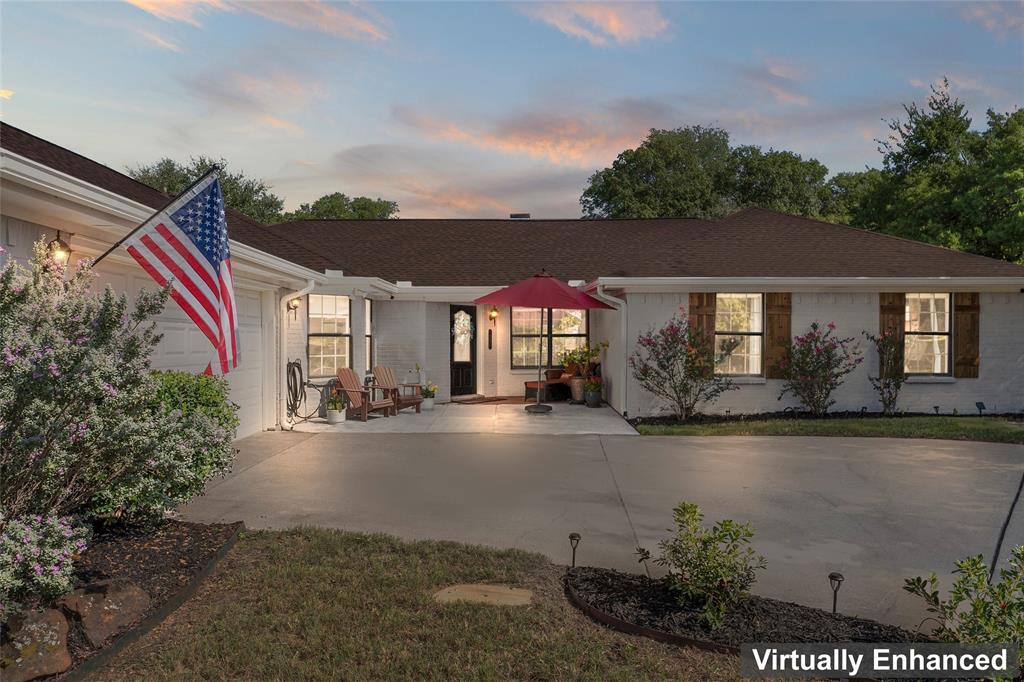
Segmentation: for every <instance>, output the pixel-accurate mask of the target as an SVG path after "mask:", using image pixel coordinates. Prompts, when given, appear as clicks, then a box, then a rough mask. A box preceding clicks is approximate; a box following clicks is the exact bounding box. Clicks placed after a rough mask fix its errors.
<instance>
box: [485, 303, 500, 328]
mask: <svg viewBox="0 0 1024 682" xmlns="http://www.w3.org/2000/svg"><path fill="white" fill-rule="evenodd" d="M487 319H488V320H490V321H491V324H498V306H496V305H492V306H491V309H490V310H488V311H487Z"/></svg>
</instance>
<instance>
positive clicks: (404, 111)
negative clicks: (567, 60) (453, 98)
mask: <svg viewBox="0 0 1024 682" xmlns="http://www.w3.org/2000/svg"><path fill="white" fill-rule="evenodd" d="M392 113H393V116H394V118H395V119H396V120H397V121H399V122H400V123H403V124H404V125H406V126H408V127H410V128H412V129H414V130H416V131H418V132H421V133H423V134H425V135H426V136H427V137H428V138H433V139H439V140H446V141H450V142H462V143H467V144H470V145H472V146H474V147H476V148H478V149H483V150H491V151H497V152H501V153H502V154H512V155H521V156H528V157H533V158H540V159H546V160H547V161H549V162H551V163H554V164H565V165H575V166H593V165H594V164H603V163H607V162H608V161H610V160H611V159H613V158H615V156H616V155H617V154H618V153H619V152H620V151H622V150H623V149H624V148H625V147H627V146H631V145H635V144H637V143H638V142H639V141H640V140H642V139H643V137H644V135H645V134H646V132H647V129H648V128H649V127H650V122H649V121H645V122H642V123H641V122H640V121H639V120H635V118H634V116H633V114H634V112H633V111H632V110H631V108H630V103H629V102H622V101H620V102H618V107H613V108H611V109H608V110H605V111H602V112H600V113H597V114H588V113H566V112H562V111H552V110H548V109H540V110H536V111H526V112H522V113H520V114H517V115H513V116H507V117H505V118H503V119H501V120H500V121H498V122H496V123H494V124H490V125H473V126H466V125H463V124H460V123H458V122H454V121H447V120H443V119H438V118H434V117H432V116H430V115H427V114H423V113H419V112H416V111H414V110H412V109H410V108H409V107H403V106H397V107H395V108H394V109H393V110H392Z"/></svg>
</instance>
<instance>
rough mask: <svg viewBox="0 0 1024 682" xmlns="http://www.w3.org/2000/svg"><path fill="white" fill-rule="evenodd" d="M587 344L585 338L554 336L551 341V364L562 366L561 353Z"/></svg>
mask: <svg viewBox="0 0 1024 682" xmlns="http://www.w3.org/2000/svg"><path fill="white" fill-rule="evenodd" d="M586 342H587V337H585V336H555V337H552V339H551V364H553V365H561V364H562V359H561V358H562V352H563V351H567V350H575V349H577V348H579V347H580V346H583V345H584V344H586Z"/></svg>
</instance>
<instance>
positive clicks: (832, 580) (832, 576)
mask: <svg viewBox="0 0 1024 682" xmlns="http://www.w3.org/2000/svg"><path fill="white" fill-rule="evenodd" d="M844 580H846V578H844V577H843V574H842V573H839V572H838V571H832V572H831V573H829V574H828V584H829V585H831V586H832V613H835V612H836V602H837V601H838V600H839V588H840V587H842V586H843V581H844Z"/></svg>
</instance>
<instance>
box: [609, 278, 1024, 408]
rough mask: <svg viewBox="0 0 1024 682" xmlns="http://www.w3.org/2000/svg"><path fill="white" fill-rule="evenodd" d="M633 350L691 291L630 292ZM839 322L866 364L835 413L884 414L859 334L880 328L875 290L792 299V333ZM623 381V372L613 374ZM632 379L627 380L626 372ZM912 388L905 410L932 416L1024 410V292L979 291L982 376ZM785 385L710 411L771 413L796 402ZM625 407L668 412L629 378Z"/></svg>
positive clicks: (906, 390) (747, 391) (759, 389)
mask: <svg viewBox="0 0 1024 682" xmlns="http://www.w3.org/2000/svg"><path fill="white" fill-rule="evenodd" d="M627 302H628V311H627V319H628V335H627V338H628V345H629V347H628V348H626V349H625V353H624V354H622V355H620V358H621V359H622V360H623V361H624V360H625V358H626V357H628V356H629V354H630V353H632V352H633V350H634V347H635V344H636V339H637V336H639V334H640V333H642V332H643V331H646V330H647V329H649V328H652V327H659V326H661V325H662V324H663V323H664V322H666V321H667V320H668V319H669V317H671V316H672V314H673V313H674V312H675V311H676V310H678V309H679V306H680V305H688V304H689V294H688V293H679V294H675V293H674V294H629V295H628V298H627ZM815 320H817V321H819V322H821V323H823V324H824V323H827V322H835V323H836V326H837V330H838V332H839V333H840V334H841V335H842V336H852V337H856V339H857V342H858V343H859V344H860V346H861V349H862V350H863V351H864V356H865V361H864V363H863V364H862V365H861V366H860V367H858V368H857V369H856V370H854V372H853V373H852V374H850V375H849V376H847V377H846V381H845V382H844V384H843V385H842V386H841V387H840V388H839V389H838V390H837V391H836V393H835V395H834V397H835V398H836V404H835V406H834V407H833V408H832V409H834V410H860V409H861V407H863V406H866V407H867V408H868V410H870V411H877V410H879V409H880V406H879V404H878V398H877V396H876V394H875V392H874V390H873V389H872V387H871V384H870V382H869V381H868V376H869V375H871V376H874V375H876V374H877V371H878V361H877V358H876V357H875V356H874V353H873V351H872V350H871V349H870V348H869V347H868V343H867V341H865V340H864V339H863V337H862V336H861V331H862V330H863V331H868V332H871V333H877V331H878V294H877V293H862V292H861V293H799V292H795V293H794V294H793V326H792V332H793V334H794V335H797V334H800V333H802V332H803V331H804V330H806V329H807V327H808V325H810V323H811V322H813V321H815ZM614 376H618V375H617V374H613V377H614ZM627 376H628V375H627ZM921 381H922V383H908V384H906V385H905V386H904V387H903V391H902V393H901V394H900V402H899V407H900V409H904V410H907V411H912V412H931V411H932V409H933V406H934V405H938V406H939V407H940V410H941V411H942V412H944V413H947V412H952V411H953V410H954V409H956V410H957V411H959V412H960V413H967V414H971V413H975V412H976V409H975V405H974V403H975V402H977V401H981V402H984V403H985V405H986V406H987V407H988V408H989V410H992V411H999V412H1017V411H1022V410H1024V294H1019V293H982V294H981V368H980V372H979V377H978V378H977V379H956V380H950V379H946V378H943V379H942V380H941V381H936V380H933V381H932V382H930V383H923V382H924V381H927V380H921ZM781 384H782V382H781V381H776V380H767V381H763V382H760V383H754V384H744V385H742V386H740V388H739V390H736V391H731V392H729V393H727V394H725V395H724V396H723V397H722V398H721V399H720V400H719V401H718V403H717V404H716V405H714V406H713V407H710V408H708V407H705V408H704V410H705V411H708V412H724V411H725V410H731V411H732V412H733V413H734V414H735V413H754V412H772V411H776V410H782V409H784V408H785V407H788V406H790V405H795V404H796V402H795V401H794V400H792V398H790V397H788V396H787V397H786V398H784V399H783V400H781V401H780V400H778V395H779V391H780V389H781ZM626 392H627V396H626V401H625V402H626V409H627V410H628V413H629V416H631V417H634V416H638V415H639V416H643V415H652V414H659V413H662V412H664V411H665V409H664V406H663V405H662V404H660V403H659V402H658V401H657V400H656V399H655V398H654V397H653V396H652V395H650V394H649V393H647V391H645V390H643V389H642V388H641V387H640V386H639V385H638V384H637V382H636V381H635V380H634V379H633V378H632V376H628V386H627V391H626ZM622 401H623V396H622V391H621V390H618V387H615V386H614V385H613V386H612V387H611V392H610V402H611V404H612V406H613V407H615V408H616V409H619V410H621V409H622V405H623V403H622Z"/></svg>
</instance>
